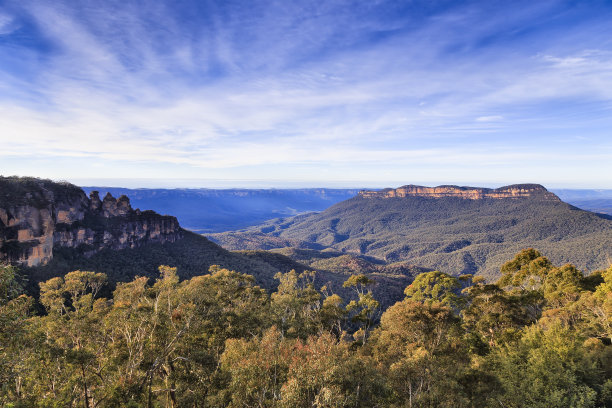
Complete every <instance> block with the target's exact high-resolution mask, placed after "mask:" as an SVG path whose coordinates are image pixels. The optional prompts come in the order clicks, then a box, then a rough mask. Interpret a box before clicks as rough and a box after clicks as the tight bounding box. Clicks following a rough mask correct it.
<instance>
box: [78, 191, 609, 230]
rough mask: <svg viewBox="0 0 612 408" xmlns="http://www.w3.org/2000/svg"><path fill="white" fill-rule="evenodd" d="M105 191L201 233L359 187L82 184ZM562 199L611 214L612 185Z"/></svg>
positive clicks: (291, 211) (295, 210)
mask: <svg viewBox="0 0 612 408" xmlns="http://www.w3.org/2000/svg"><path fill="white" fill-rule="evenodd" d="M83 190H84V191H85V192H86V193H87V194H89V193H90V192H91V191H94V190H95V191H99V192H100V196H101V197H103V196H104V195H106V193H110V194H112V195H113V196H115V197H119V196H121V195H126V196H128V197H129V198H130V201H131V203H132V206H133V207H134V208H141V209H151V210H153V211H156V212H158V213H160V214H170V215H173V216H175V217H176V218H178V220H179V222H180V223H181V225H182V226H183V227H184V228H186V229H188V230H191V231H194V232H197V233H213V232H224V231H234V230H238V229H242V228H246V227H249V226H254V225H258V224H261V223H263V222H264V221H268V220H271V219H273V218H285V217H291V216H294V215H299V214H303V213H308V212H320V211H323V210H325V209H327V208H329V207H331V206H332V205H334V204H336V203H339V202H340V201H344V200H348V199H349V198H352V197H354V196H356V195H357V194H358V193H359V191H360V189H329V188H306V189H205V188H203V189H128V188H118V187H83ZM551 192H553V193H555V194H557V195H558V196H559V197H560V198H561V199H562V200H563V201H565V202H567V203H569V204H572V205H574V206H576V207H579V208H582V209H584V210H588V211H594V212H600V213H605V214H610V215H612V190H568V189H566V190H551Z"/></svg>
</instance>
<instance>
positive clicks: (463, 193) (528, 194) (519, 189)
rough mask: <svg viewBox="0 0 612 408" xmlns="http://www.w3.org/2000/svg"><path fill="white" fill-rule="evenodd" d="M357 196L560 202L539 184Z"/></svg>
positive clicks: (408, 189) (412, 187)
mask: <svg viewBox="0 0 612 408" xmlns="http://www.w3.org/2000/svg"><path fill="white" fill-rule="evenodd" d="M359 196H361V197H364V198H395V197H400V198H401V197H426V198H444V197H455V198H462V199H466V200H482V199H487V198H492V199H507V198H510V199H518V198H535V199H539V200H546V201H561V200H560V199H559V197H557V196H556V195H555V194H553V193H551V192H550V191H548V190H546V188H544V187H543V186H541V185H539V184H514V185H511V186H505V187H500V188H496V189H490V188H479V187H459V186H438V187H423V186H415V185H407V186H403V187H399V188H396V189H392V188H387V189H384V190H380V191H373V190H363V191H360V192H359Z"/></svg>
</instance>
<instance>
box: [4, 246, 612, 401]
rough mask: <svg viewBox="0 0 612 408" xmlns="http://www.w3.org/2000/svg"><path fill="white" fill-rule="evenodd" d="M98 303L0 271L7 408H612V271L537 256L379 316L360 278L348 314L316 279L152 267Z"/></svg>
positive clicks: (90, 290) (413, 290)
mask: <svg viewBox="0 0 612 408" xmlns="http://www.w3.org/2000/svg"><path fill="white" fill-rule="evenodd" d="M159 272H160V275H159V277H158V278H157V279H156V280H152V279H149V278H146V277H136V278H135V279H133V280H132V281H131V282H124V283H119V284H117V286H116V288H115V290H114V292H113V293H112V297H109V298H105V297H102V296H101V293H103V291H102V288H103V287H104V285H105V282H106V279H107V278H106V275H104V274H103V273H96V272H87V271H73V272H70V273H68V274H66V275H65V276H63V277H56V278H52V279H50V280H47V281H46V282H42V283H41V284H40V297H39V298H38V299H34V298H32V297H29V296H27V295H25V294H23V289H22V282H21V281H22V277H21V276H20V273H19V271H18V270H17V269H16V268H14V267H12V266H2V267H1V268H0V384H1V388H0V403H2V405H3V406H7V407H36V406H38V407H71V406H82V407H90V408H92V407H227V406H229V407H485V406H489V407H526V406H528V407H543V408H544V407H546V408H549V407H612V345H611V344H610V342H611V338H612V267H610V268H609V269H607V270H605V271H598V272H595V273H593V274H591V275H589V276H584V275H583V274H582V272H581V271H579V270H578V269H577V268H575V267H574V266H572V265H569V264H568V265H565V266H561V267H558V266H554V265H552V264H551V262H550V261H549V260H548V259H547V258H546V257H544V256H542V255H541V254H540V253H539V252H538V251H536V250H534V249H527V250H523V251H521V252H520V253H519V254H517V255H516V256H515V257H514V259H512V260H510V261H508V262H506V263H505V264H504V265H503V266H502V267H501V278H500V279H499V280H498V281H497V282H496V283H495V284H493V283H486V282H485V281H484V280H483V279H482V278H481V277H479V276H471V275H462V276H459V277H453V276H450V275H447V274H445V273H442V272H438V271H433V272H425V273H422V274H420V275H418V276H417V277H416V279H415V280H414V281H413V282H412V284H410V286H408V287H407V288H406V289H405V291H404V293H405V298H404V299H403V300H401V301H399V302H397V303H396V304H394V305H393V306H391V307H389V308H388V309H386V310H384V311H383V310H381V308H380V304H379V302H378V301H377V300H376V299H375V298H374V296H373V295H372V292H371V287H372V284H373V283H374V282H373V281H372V280H371V279H370V278H369V277H367V276H366V275H352V276H350V277H349V278H348V279H347V280H346V282H345V283H344V286H345V287H346V288H348V289H351V290H352V292H353V295H352V297H350V298H346V299H342V298H341V297H340V296H339V295H338V294H334V293H332V292H331V291H330V290H329V289H328V288H325V287H323V288H321V289H320V290H317V289H315V286H314V285H313V283H312V282H313V278H314V277H313V274H314V273H312V272H307V271H306V272H302V273H300V274H298V273H297V272H293V271H292V272H289V273H285V274H281V273H279V274H278V275H277V276H276V279H277V280H278V286H277V289H276V290H275V291H274V292H273V293H267V291H266V290H264V289H262V288H260V287H259V286H256V285H255V283H254V282H255V281H254V279H253V277H251V276H250V275H247V274H241V273H238V272H235V271H230V270H228V269H223V268H221V267H215V266H213V267H211V268H210V270H209V273H208V274H205V275H201V276H195V277H192V278H190V279H187V280H182V281H181V280H179V278H178V275H177V270H176V269H175V268H172V267H168V266H160V267H159Z"/></svg>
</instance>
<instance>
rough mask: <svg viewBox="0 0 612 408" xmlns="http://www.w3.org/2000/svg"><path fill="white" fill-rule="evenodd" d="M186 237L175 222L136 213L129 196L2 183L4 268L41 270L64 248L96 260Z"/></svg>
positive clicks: (32, 182)
mask: <svg viewBox="0 0 612 408" xmlns="http://www.w3.org/2000/svg"><path fill="white" fill-rule="evenodd" d="M182 237H183V231H182V229H181V228H180V226H179V223H178V221H177V219H176V218H175V217H171V216H166V215H159V214H157V213H155V212H153V211H140V210H138V209H133V208H132V207H131V205H130V201H129V198H128V197H126V196H121V197H119V198H118V199H115V198H114V197H113V196H111V195H110V194H107V195H106V196H105V197H104V199H102V200H100V197H99V196H98V193H97V192H92V193H91V194H90V197H89V198H88V197H87V196H86V195H85V193H84V192H83V190H81V189H80V188H79V187H76V186H74V185H72V184H69V183H55V182H52V181H50V180H40V179H35V178H19V177H0V262H10V263H17V264H22V265H25V266H37V265H44V264H46V263H48V262H49V261H50V260H51V259H52V258H53V252H54V250H57V249H59V248H74V249H77V250H78V251H79V252H80V253H82V254H83V255H85V256H91V255H93V254H95V253H97V252H99V251H101V250H102V249H107V248H108V249H124V248H136V247H139V246H142V245H144V244H147V243H165V242H175V241H176V240H178V239H180V238H182Z"/></svg>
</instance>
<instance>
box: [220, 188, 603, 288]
mask: <svg viewBox="0 0 612 408" xmlns="http://www.w3.org/2000/svg"><path fill="white" fill-rule="evenodd" d="M541 188H542V189H543V187H541ZM543 191H544V192H545V191H546V190H545V189H544V190H543ZM377 194H378V193H377ZM381 194H384V193H381ZM547 194H550V193H548V192H547ZM210 237H211V239H213V240H215V241H216V242H218V243H220V244H221V245H222V246H224V247H225V248H228V249H247V248H248V249H255V248H257V247H258V245H259V247H260V248H263V249H272V248H282V247H287V246H291V247H297V248H314V249H319V250H321V249H324V248H331V249H333V250H336V251H344V252H348V253H353V254H363V255H367V256H371V257H376V258H378V259H379V260H383V261H385V262H397V261H410V263H412V264H415V265H419V266H422V267H427V268H432V269H438V270H441V271H444V272H446V273H449V274H452V275H458V274H461V273H482V274H484V275H486V276H488V277H490V278H491V277H495V276H497V274H498V266H499V265H500V264H501V263H503V261H504V259H507V258H509V257H511V256H512V254H513V253H516V252H518V251H520V250H521V249H522V248H527V247H538V248H541V249H542V250H543V251H545V252H546V253H547V254H548V255H549V256H550V258H551V259H552V260H553V261H554V262H556V263H559V264H563V263H566V262H572V263H574V264H576V265H577V266H579V267H580V268H581V269H583V270H588V271H592V270H595V269H598V268H602V267H605V266H606V265H607V263H608V262H609V259H610V257H612V249H611V248H612V218H611V217H609V216H605V215H601V214H595V213H591V212H588V211H584V210H580V209H578V208H576V207H573V206H571V205H569V204H567V203H564V202H562V201H560V200H558V199H556V200H548V199H539V198H537V197H526V198H517V199H506V198H502V199H492V198H484V199H463V198H458V197H442V198H431V197H423V196H409V197H379V196H376V195H375V196H373V197H372V198H367V197H364V196H357V197H354V198H351V199H349V200H346V201H343V202H341V203H338V204H336V205H334V206H332V207H330V208H329V209H327V210H325V211H323V212H321V213H317V214H306V215H300V216H296V217H291V218H285V219H279V220H274V221H270V222H268V223H266V224H263V225H261V226H259V227H252V228H249V229H247V230H244V231H238V232H230V233H222V234H211V235H210Z"/></svg>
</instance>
